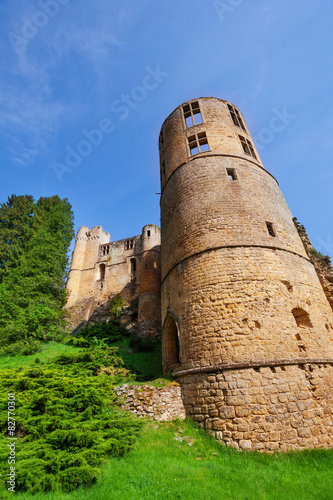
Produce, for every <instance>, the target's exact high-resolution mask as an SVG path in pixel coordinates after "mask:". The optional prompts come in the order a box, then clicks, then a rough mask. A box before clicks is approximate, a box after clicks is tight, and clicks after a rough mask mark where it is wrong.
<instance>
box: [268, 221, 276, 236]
mask: <svg viewBox="0 0 333 500" xmlns="http://www.w3.org/2000/svg"><path fill="white" fill-rule="evenodd" d="M266 227H267V231H268V234H269V235H270V236H272V237H273V238H275V237H276V232H275V229H274V225H273V223H272V222H266Z"/></svg>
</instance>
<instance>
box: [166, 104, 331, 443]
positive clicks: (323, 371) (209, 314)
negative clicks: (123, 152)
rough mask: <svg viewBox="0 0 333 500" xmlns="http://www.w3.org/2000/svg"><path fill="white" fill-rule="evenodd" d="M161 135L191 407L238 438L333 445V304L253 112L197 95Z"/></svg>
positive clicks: (172, 319) (172, 324)
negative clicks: (253, 127) (251, 124)
mask: <svg viewBox="0 0 333 500" xmlns="http://www.w3.org/2000/svg"><path fill="white" fill-rule="evenodd" d="M159 146H160V160H161V192H162V195H161V231H162V234H161V237H162V240H161V271H162V276H161V280H162V285H161V286H162V289H161V293H162V339H163V362H164V369H165V371H166V372H167V371H169V370H172V371H173V374H174V376H176V377H177V380H178V381H179V382H180V383H181V384H182V388H183V393H184V400H185V406H186V410H187V413H188V414H189V415H190V416H191V417H192V418H193V419H194V420H196V421H197V422H200V424H201V425H202V426H203V427H204V428H206V429H208V430H209V431H210V432H211V433H212V434H214V435H215V436H216V437H217V438H218V439H220V440H223V441H225V442H226V443H227V444H228V445H229V446H233V447H236V448H241V449H263V450H276V449H281V450H288V449H296V448H310V447H314V446H315V447H330V446H332V444H333V437H332V436H333V418H332V406H331V401H332V397H333V368H332V362H333V314H332V308H331V306H330V304H329V302H328V300H327V297H326V295H325V293H324V290H323V287H322V285H321V283H320V281H319V279H318V276H317V274H316V271H315V268H314V266H313V264H312V263H311V262H310V260H309V258H308V256H307V253H306V251H305V248H304V246H303V243H302V240H301V238H300V236H299V234H298V231H297V229H296V227H295V225H294V222H293V218H292V215H291V213H290V210H289V208H288V205H287V203H286V201H285V199H284V197H283V195H282V193H281V191H280V189H279V185H278V183H277V181H276V179H275V178H274V177H273V176H272V175H271V174H270V173H269V172H268V171H267V170H266V169H265V168H264V166H263V165H262V163H261V161H260V158H259V155H258V153H257V151H256V149H255V146H254V144H253V142H252V140H251V136H250V134H249V132H248V129H247V127H246V124H245V120H244V118H243V116H242V115H241V113H240V112H239V110H238V109H237V108H236V107H235V106H233V105H232V104H231V103H229V102H227V101H222V100H220V99H216V98H200V99H195V100H191V101H189V102H187V103H184V104H182V105H181V106H179V107H178V108H177V109H176V110H175V111H173V113H171V115H170V116H169V117H168V118H167V119H166V121H165V122H164V124H163V126H162V129H161V134H160V139H159Z"/></svg>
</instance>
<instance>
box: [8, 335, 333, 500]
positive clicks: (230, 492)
mask: <svg viewBox="0 0 333 500" xmlns="http://www.w3.org/2000/svg"><path fill="white" fill-rule="evenodd" d="M75 350H76V348H74V347H70V346H64V345H62V344H55V343H50V344H48V345H47V346H46V348H45V350H44V351H43V352H42V353H38V354H35V355H33V356H24V357H23V356H22V357H16V358H10V357H3V358H0V367H1V368H5V367H6V368H7V367H8V368H12V367H18V366H22V367H23V366H31V365H33V364H35V361H34V360H35V358H36V357H38V358H39V359H40V360H41V361H47V360H50V359H51V358H52V357H54V356H57V355H59V354H61V353H62V352H65V351H66V352H73V351H75ZM175 438H177V439H175ZM188 443H190V444H188ZM332 471H333V450H330V451H320V450H314V451H312V452H305V453H295V454H281V455H278V456H276V457H275V456H270V455H266V454H259V453H246V452H242V453H239V452H236V451H234V450H231V449H228V448H226V447H224V446H222V445H219V444H218V443H217V442H216V441H214V440H212V439H211V438H210V437H209V436H207V435H206V434H205V433H204V432H203V431H200V430H198V429H196V427H195V426H194V425H193V424H192V423H191V422H173V423H164V424H157V423H148V424H147V426H146V427H145V428H144V430H143V432H142V434H141V436H140V438H139V440H138V442H137V444H136V446H135V448H134V450H133V451H132V452H131V453H130V454H129V455H128V456H126V457H125V458H122V459H115V458H114V459H110V460H108V461H107V462H106V464H105V466H104V473H103V476H102V478H101V480H100V481H99V482H98V483H97V484H96V485H95V486H93V487H91V488H89V489H86V490H83V489H80V490H77V491H75V492H71V493H69V494H64V493H60V494H59V493H50V494H36V495H30V494H28V493H22V494H16V495H15V496H16V497H17V498H19V499H27V500H42V499H43V500H65V499H66V500H70V499H72V498H73V499H74V500H75V499H88V500H89V499H91V500H93V499H94V500H112V499H117V500H143V499H144V500H149V499H152V498H162V499H184V500H185V499H186V500H187V499H189V498H195V499H196V500H201V499H205V500H210V499H211V500H219V499H222V498H223V499H224V500H228V499H233V500H252V499H253V500H257V499H259V500H261V499H263V500H264V499H269V500H275V499H276V500H284V499H286V500H287V499H288V500H290V499H292V500H293V499H296V500H308V499H309V500H312V499H318V500H325V499H327V500H331V499H332V498H333V473H332ZM8 498H9V497H8Z"/></svg>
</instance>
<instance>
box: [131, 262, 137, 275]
mask: <svg viewBox="0 0 333 500" xmlns="http://www.w3.org/2000/svg"><path fill="white" fill-rule="evenodd" d="M135 272H136V259H131V273H132V274H135Z"/></svg>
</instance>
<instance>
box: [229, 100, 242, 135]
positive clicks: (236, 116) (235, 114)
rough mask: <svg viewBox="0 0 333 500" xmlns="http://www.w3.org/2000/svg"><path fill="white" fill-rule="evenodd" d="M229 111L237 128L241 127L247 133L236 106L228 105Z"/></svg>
mask: <svg viewBox="0 0 333 500" xmlns="http://www.w3.org/2000/svg"><path fill="white" fill-rule="evenodd" d="M228 109H229V112H230V115H231V118H232V121H233V123H234V125H236V127H239V128H241V129H242V130H244V132H246V129H245V126H244V123H243V120H242V117H241V115H240V112H239V111H238V109H237V108H235V107H234V106H231V104H228Z"/></svg>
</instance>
